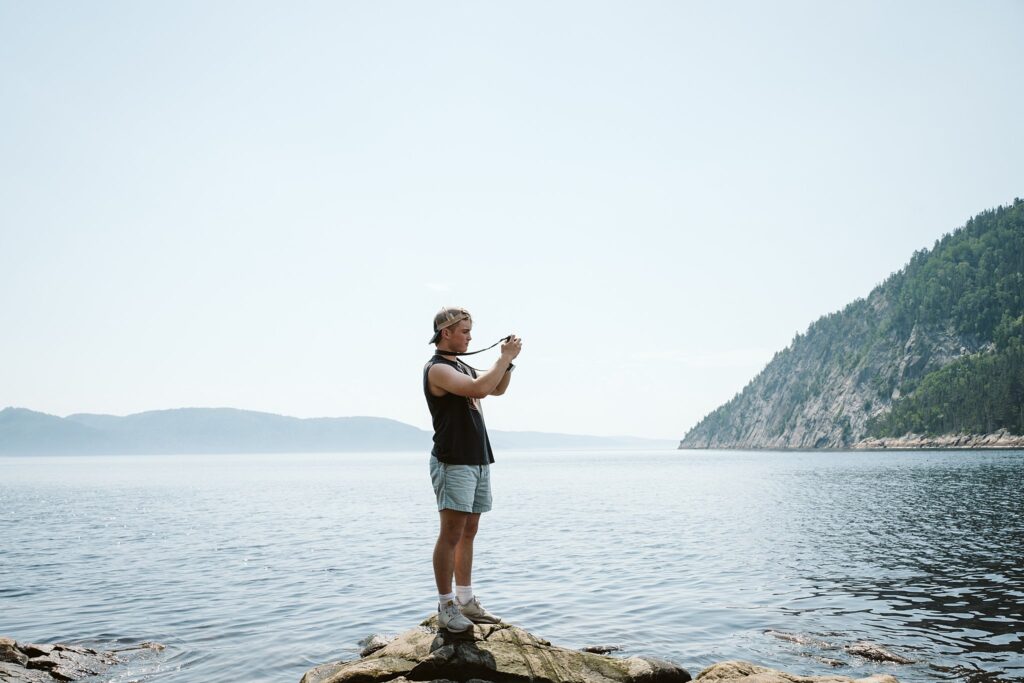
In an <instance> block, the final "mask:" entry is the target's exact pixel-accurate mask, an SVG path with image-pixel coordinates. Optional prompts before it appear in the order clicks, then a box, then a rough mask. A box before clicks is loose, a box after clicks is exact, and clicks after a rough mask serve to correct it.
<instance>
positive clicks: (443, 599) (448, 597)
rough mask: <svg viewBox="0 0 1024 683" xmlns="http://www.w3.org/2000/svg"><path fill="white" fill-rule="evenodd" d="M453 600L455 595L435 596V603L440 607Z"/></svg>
mask: <svg viewBox="0 0 1024 683" xmlns="http://www.w3.org/2000/svg"><path fill="white" fill-rule="evenodd" d="M454 599H455V593H445V594H444V595H442V594H440V593H438V594H437V601H438V602H440V603H441V605H442V606H443V605H444V603H446V602H448V601H449V600H454Z"/></svg>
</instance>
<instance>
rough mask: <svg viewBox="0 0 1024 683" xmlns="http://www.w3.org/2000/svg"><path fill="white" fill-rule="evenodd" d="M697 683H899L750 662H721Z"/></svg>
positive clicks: (888, 678) (882, 676) (879, 676)
mask: <svg viewBox="0 0 1024 683" xmlns="http://www.w3.org/2000/svg"><path fill="white" fill-rule="evenodd" d="M695 681H697V683H898V682H897V680H896V678H895V677H894V676H889V675H887V674H875V675H874V676H867V677H866V678H850V677H849V676H795V675H793V674H790V673H786V672H785V671H777V670H775V669H769V668H767V667H764V666H758V665H756V664H751V663H750V662H741V661H730V662H719V663H718V664H713V665H711V666H709V667H708V668H706V669H704V670H703V671H701V672H700V673H699V674H697V678H696V679H695Z"/></svg>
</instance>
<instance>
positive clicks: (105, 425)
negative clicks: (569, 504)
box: [0, 408, 675, 455]
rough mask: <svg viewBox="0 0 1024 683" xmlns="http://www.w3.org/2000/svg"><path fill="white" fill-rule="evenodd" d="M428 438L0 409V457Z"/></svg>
mask: <svg viewBox="0 0 1024 683" xmlns="http://www.w3.org/2000/svg"><path fill="white" fill-rule="evenodd" d="M490 437H491V444H492V445H493V446H494V448H495V449H503V448H505V449H550V450H558V449H584V448H586V449H602V448H603V449H613V448H623V449H642V450H650V449H662V448H672V447H673V446H674V445H675V443H674V442H672V441H668V440H657V439H641V438H634V437H600V436H584V435H576V434H552V433H546V432H503V431H490ZM431 438H432V434H431V433H430V432H427V431H424V430H422V429H418V428H416V427H413V426H412V425H407V424H405V423H403V422H398V421H397V420H389V419H387V418H382V417H318V418H305V419H303V418H297V417H287V416H284V415H275V414H273V413H261V412H255V411H251V410H237V409H235V408H178V409H174V410H154V411H149V412H144V413H136V414H134V415H126V416H123V417H120V416H115V415H93V414H88V413H77V414H75V415H68V416H67V417H58V416H56V415H48V414H46V413H40V412H36V411H32V410H27V409H25V408H5V409H3V410H0V454H4V455H41V454H53V455H60V454H65V455H77V454H129V453H131V454H140V455H142V454H160V453H165V454H185V453H309V452H343V451H361V452H366V451H424V452H427V451H429V450H430V446H431Z"/></svg>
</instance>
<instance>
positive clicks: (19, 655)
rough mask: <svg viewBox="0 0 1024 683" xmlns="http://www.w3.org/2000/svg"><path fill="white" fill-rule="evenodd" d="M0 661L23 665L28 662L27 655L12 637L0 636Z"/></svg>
mask: <svg viewBox="0 0 1024 683" xmlns="http://www.w3.org/2000/svg"><path fill="white" fill-rule="evenodd" d="M0 662H8V663H10V664H17V665H18V666H25V664H27V663H28V655H27V654H25V653H24V652H22V651H21V650H20V649H19V648H18V644H17V643H16V642H15V641H14V639H13V638H4V637H0Z"/></svg>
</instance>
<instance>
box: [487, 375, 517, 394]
mask: <svg viewBox="0 0 1024 683" xmlns="http://www.w3.org/2000/svg"><path fill="white" fill-rule="evenodd" d="M511 379H512V371H511V370H506V371H505V375H504V376H503V377H502V378H501V381H500V382H498V386H496V387H494V391H492V392H491V396H501V395H502V394H504V393H505V390H506V389H508V383H509V381H510V380H511Z"/></svg>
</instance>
